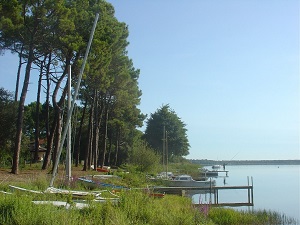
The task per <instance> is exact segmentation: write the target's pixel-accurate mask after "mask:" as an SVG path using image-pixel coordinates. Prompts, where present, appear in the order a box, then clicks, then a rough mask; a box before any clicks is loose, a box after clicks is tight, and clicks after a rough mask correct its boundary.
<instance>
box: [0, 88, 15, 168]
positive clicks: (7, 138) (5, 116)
mask: <svg viewBox="0 0 300 225" xmlns="http://www.w3.org/2000/svg"><path fill="white" fill-rule="evenodd" d="M16 109H17V104H16V103H15V102H14V101H13V95H12V93H10V92H9V91H7V90H5V89H4V88H0V124H1V128H0V165H2V166H5V165H7V164H10V163H11V159H12V155H11V148H12V145H13V137H14V133H15V125H16V124H15V121H16V115H17V114H16V112H17V110H16Z"/></svg>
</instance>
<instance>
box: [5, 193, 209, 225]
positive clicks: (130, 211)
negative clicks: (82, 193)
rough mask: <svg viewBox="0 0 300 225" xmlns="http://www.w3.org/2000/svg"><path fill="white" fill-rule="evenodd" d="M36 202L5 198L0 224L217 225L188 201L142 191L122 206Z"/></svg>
mask: <svg viewBox="0 0 300 225" xmlns="http://www.w3.org/2000/svg"><path fill="white" fill-rule="evenodd" d="M34 198H35V197H34V196H28V195H27V196H26V195H4V196H1V198H0V211H1V212H2V214H1V217H0V224H25V225H26V224H103V225H112V224H119V225H122V224H124V225H127V224H149V225H150V224H152V225H161V224H166V225H168V224H170V225H171V224H172V225H173V224H182V225H190V224H213V223H212V222H210V221H209V220H208V219H206V218H205V217H204V216H202V215H201V214H200V213H199V212H198V211H197V210H196V209H194V208H193V207H192V206H191V204H190V201H189V200H188V199H187V198H182V197H179V196H167V197H166V198H164V199H155V198H153V197H149V196H148V195H146V194H145V193H142V192H140V191H127V192H123V193H121V197H120V201H119V203H118V204H114V203H112V202H109V201H108V202H106V203H96V202H91V204H90V206H89V207H88V208H84V209H76V208H71V209H65V208H62V207H56V206H52V205H34V204H33V203H32V202H31V201H32V200H34Z"/></svg>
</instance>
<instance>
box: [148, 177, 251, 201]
mask: <svg viewBox="0 0 300 225" xmlns="http://www.w3.org/2000/svg"><path fill="white" fill-rule="evenodd" d="M151 189H152V190H153V191H154V192H160V193H166V194H177V195H182V196H184V195H186V192H189V191H199V193H200V194H201V193H205V194H207V193H208V194H209V195H210V197H209V205H212V206H231V207H235V206H236V207H237V206H254V200H253V179H252V178H251V185H250V184H249V178H248V185H246V186H210V187H152V188H151ZM222 190H247V198H248V201H247V202H233V203H231V202H227V203H226V202H219V192H220V191H222ZM197 205H199V206H200V205H203V204H195V206H197Z"/></svg>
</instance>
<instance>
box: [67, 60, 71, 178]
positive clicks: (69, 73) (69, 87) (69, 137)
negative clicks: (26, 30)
mask: <svg viewBox="0 0 300 225" xmlns="http://www.w3.org/2000/svg"><path fill="white" fill-rule="evenodd" d="M71 97H72V96H71V65H69V68H68V111H69V110H70V108H71ZM67 126H68V138H67V154H66V176H67V180H68V181H70V180H71V165H72V160H71V132H72V131H71V128H72V127H71V120H70V121H69V124H67Z"/></svg>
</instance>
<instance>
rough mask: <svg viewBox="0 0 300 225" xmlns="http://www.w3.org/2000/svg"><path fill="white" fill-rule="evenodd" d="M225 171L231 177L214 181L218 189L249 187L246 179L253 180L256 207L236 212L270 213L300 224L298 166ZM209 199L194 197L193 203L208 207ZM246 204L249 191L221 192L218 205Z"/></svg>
mask: <svg viewBox="0 0 300 225" xmlns="http://www.w3.org/2000/svg"><path fill="white" fill-rule="evenodd" d="M226 170H228V171H229V173H228V177H226V176H225V177H224V176H221V177H218V178H214V179H216V182H217V186H224V185H225V186H240V185H248V180H247V177H253V186H254V207H249V206H244V207H238V208H237V209H242V210H264V209H265V210H271V211H276V212H279V213H284V214H285V215H286V216H288V217H293V218H295V219H297V220H299V221H300V166H299V165H298V166H293V165H280V166H274V165H261V166H258V165H255V166H226ZM250 184H251V180H250ZM193 194H195V193H193ZM210 197H211V196H210V194H209V193H206V194H205V193H201V194H195V195H193V202H194V203H208V202H209V200H210ZM212 198H213V196H212ZM247 201H248V193H247V190H222V191H219V202H231V203H232V202H247Z"/></svg>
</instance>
